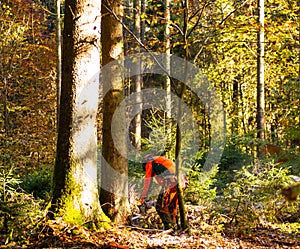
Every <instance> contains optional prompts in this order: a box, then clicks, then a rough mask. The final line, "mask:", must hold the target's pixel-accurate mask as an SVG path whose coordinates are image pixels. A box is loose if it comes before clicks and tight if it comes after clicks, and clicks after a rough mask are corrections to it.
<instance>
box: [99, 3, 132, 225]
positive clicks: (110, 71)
mask: <svg viewBox="0 0 300 249" xmlns="http://www.w3.org/2000/svg"><path fill="white" fill-rule="evenodd" d="M122 14H123V10H122V6H121V1H120V0H118V1H109V0H104V1H102V23H101V27H102V36H101V41H102V63H103V66H105V65H106V64H108V63H110V62H113V61H115V60H118V59H120V58H122V57H123V39H122V38H123V34H122V24H121V23H120V22H118V21H117V19H116V18H115V17H116V16H117V17H118V19H122ZM120 67H121V68H120ZM120 67H119V66H113V67H110V68H107V70H106V73H105V74H103V75H102V79H103V87H104V89H105V90H104V92H105V93H106V94H105V96H104V99H103V128H102V134H103V143H102V155H103V160H102V163H101V192H100V202H101V204H102V208H103V211H104V212H105V213H106V214H107V215H108V216H109V217H110V218H111V219H112V220H114V221H115V222H118V223H122V222H125V220H126V218H127V216H128V214H129V203H128V181H127V174H128V163H127V157H125V156H124V155H122V154H121V153H120V151H118V149H117V148H116V146H115V145H114V141H113V135H114V136H117V140H118V141H117V142H118V143H119V145H121V146H122V145H123V146H124V147H123V148H122V150H123V151H126V133H125V130H122V128H121V129H119V131H120V132H119V133H118V134H112V128H111V127H112V118H113V115H114V113H115V111H116V109H117V108H118V105H119V104H120V103H121V101H122V100H123V98H124V82H123V74H122V72H123V71H122V69H123V68H122V65H120ZM120 113H121V114H120V115H118V122H117V123H118V124H119V125H120V126H121V125H123V124H124V123H125V110H123V111H121V112H120ZM118 124H115V125H118Z"/></svg>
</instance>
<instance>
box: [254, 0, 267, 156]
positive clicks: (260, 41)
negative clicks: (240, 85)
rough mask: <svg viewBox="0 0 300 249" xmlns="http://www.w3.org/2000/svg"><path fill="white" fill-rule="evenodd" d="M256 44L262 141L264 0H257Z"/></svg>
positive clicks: (263, 122) (261, 135) (258, 121)
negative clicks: (257, 29) (257, 25)
mask: <svg viewBox="0 0 300 249" xmlns="http://www.w3.org/2000/svg"><path fill="white" fill-rule="evenodd" d="M258 22H259V31H258V39H257V40H258V41H257V42H258V44H257V55H258V56H257V117H256V122H257V130H258V132H257V137H258V139H259V140H260V142H263V141H264V138H265V135H264V129H265V120H264V112H265V84H264V53H265V50H264V0H258ZM259 148H260V146H258V151H257V156H258V158H260V157H261V156H262V154H261V152H260V149H259Z"/></svg>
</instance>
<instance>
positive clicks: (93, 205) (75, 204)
mask: <svg viewBox="0 0 300 249" xmlns="http://www.w3.org/2000/svg"><path fill="white" fill-rule="evenodd" d="M100 10H101V3H100V1H97V0H94V1H91V0H66V2H65V18H64V31H63V38H64V39H63V55H62V88H61V98H60V111H59V127H58V141H57V153H56V161H55V169H54V179H53V181H54V186H53V203H52V210H53V211H54V213H55V214H56V215H58V216H59V217H60V216H61V217H62V218H63V219H64V220H65V221H66V222H68V223H71V224H82V223H85V222H96V223H98V221H99V220H102V219H103V217H104V216H102V215H101V214H102V212H101V207H100V203H99V195H98V188H97V130H96V114H97V108H98V89H99V73H98V72H99V69H100V28H101V27H100V19H101V18H100Z"/></svg>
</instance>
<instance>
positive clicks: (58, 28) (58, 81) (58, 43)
mask: <svg viewBox="0 0 300 249" xmlns="http://www.w3.org/2000/svg"><path fill="white" fill-rule="evenodd" d="M56 46H57V47H56V99H57V102H56V116H57V119H56V120H57V123H56V129H57V130H58V120H59V102H60V93H61V78H62V76H61V74H62V72H61V63H62V61H61V60H62V58H61V46H62V44H61V16H60V0H56Z"/></svg>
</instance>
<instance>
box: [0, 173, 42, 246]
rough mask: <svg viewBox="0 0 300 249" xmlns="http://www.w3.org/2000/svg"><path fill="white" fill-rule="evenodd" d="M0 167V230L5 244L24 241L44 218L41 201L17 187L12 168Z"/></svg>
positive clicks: (16, 179) (18, 181)
mask: <svg viewBox="0 0 300 249" xmlns="http://www.w3.org/2000/svg"><path fill="white" fill-rule="evenodd" d="M0 169H1V170H0V184H1V185H0V217H1V218H0V231H2V232H4V234H5V243H6V244H9V243H10V242H12V241H16V240H18V241H20V242H22V243H25V242H26V239H27V238H28V237H29V236H30V235H32V233H33V232H34V231H35V229H36V228H37V227H38V226H39V225H40V222H41V221H42V220H44V218H45V212H44V209H43V207H42V202H40V201H37V200H35V199H34V197H33V196H32V195H30V194H27V193H26V192H24V191H23V190H22V189H21V188H20V187H19V183H21V181H20V179H18V178H17V177H15V176H14V171H13V168H9V169H6V168H4V167H1V168H0Z"/></svg>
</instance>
